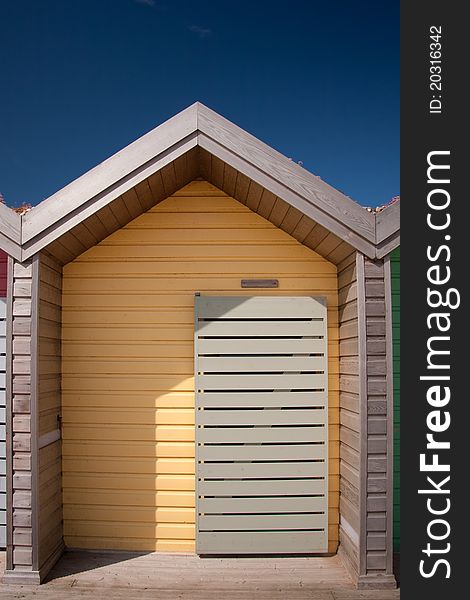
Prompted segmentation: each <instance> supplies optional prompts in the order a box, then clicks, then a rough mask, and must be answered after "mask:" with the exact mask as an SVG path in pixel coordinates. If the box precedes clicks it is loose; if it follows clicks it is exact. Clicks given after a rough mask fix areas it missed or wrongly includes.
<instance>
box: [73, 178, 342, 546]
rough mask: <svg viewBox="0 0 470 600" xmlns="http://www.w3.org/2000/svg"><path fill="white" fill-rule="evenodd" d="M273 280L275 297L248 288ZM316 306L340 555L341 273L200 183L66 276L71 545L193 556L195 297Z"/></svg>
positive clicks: (334, 533) (332, 513)
mask: <svg viewBox="0 0 470 600" xmlns="http://www.w3.org/2000/svg"><path fill="white" fill-rule="evenodd" d="M246 277H255V278H258V277H276V278H278V279H279V283H280V287H279V289H278V290H276V289H273V290H249V289H248V290H243V289H241V287H240V280H241V279H242V278H246ZM196 291H199V292H201V293H202V294H204V293H211V294H216V295H223V294H227V295H233V294H239V295H249V296H251V295H258V294H270V295H322V296H326V298H327V302H328V324H329V330H328V335H329V367H328V369H329V475H330V476H329V520H330V526H329V549H330V551H331V552H334V551H335V550H336V548H337V544H338V497H339V361H338V350H339V349H338V326H337V322H338V321H337V319H338V316H337V270H336V267H335V266H334V265H332V264H331V263H329V262H328V261H326V260H325V259H324V258H322V257H320V256H319V255H318V254H316V253H315V252H313V251H312V250H310V249H308V248H306V247H305V246H302V245H301V244H300V243H299V242H297V241H296V240H294V239H293V238H292V237H291V236H289V235H288V234H286V233H285V232H283V231H281V230H280V229H278V228H277V227H275V226H274V225H273V224H272V223H270V222H269V221H266V220H265V219H263V218H262V217H260V216H259V215H257V214H255V213H253V212H252V211H251V210H250V209H249V208H247V207H246V206H243V205H242V204H240V203H239V202H237V201H236V200H234V199H232V198H230V197H229V196H227V195H226V194H225V193H223V192H221V191H220V190H218V189H217V188H215V187H214V186H212V185H210V184H208V183H206V182H193V184H190V185H189V186H187V187H186V188H183V190H181V191H180V192H177V193H176V194H175V195H174V196H173V197H171V198H169V199H167V200H165V201H163V202H161V203H160V204H159V205H158V206H156V207H154V208H152V209H151V210H150V211H148V212H147V213H145V214H143V215H142V216H141V217H138V218H137V219H135V220H134V221H132V222H131V223H130V224H129V225H127V226H125V227H123V228H122V229H121V230H119V231H117V232H116V233H114V234H112V235H111V236H109V237H108V238H106V240H104V241H103V242H101V243H100V244H98V245H97V246H95V247H94V248H92V249H90V250H89V251H87V252H86V253H84V254H83V255H81V256H80V257H79V258H78V259H76V260H74V261H73V262H71V263H69V264H68V265H66V266H65V267H64V280H63V334H62V348H63V363H62V367H63V378H62V400H63V405H62V410H63V442H62V443H63V490H64V491H63V493H64V529H65V542H66V544H67V545H70V546H73V547H83V548H91V549H93V548H115V549H119V548H126V549H132V550H163V551H166V550H167V551H172V550H173V551H190V552H191V551H194V503H195V496H194V483H195V482H194V363H193V332H194V314H193V310H194V309H193V306H194V293H195V292H196Z"/></svg>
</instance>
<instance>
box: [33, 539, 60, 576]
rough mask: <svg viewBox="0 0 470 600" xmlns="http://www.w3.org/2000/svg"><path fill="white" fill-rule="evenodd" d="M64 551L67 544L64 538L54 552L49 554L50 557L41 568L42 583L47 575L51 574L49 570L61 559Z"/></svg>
mask: <svg viewBox="0 0 470 600" xmlns="http://www.w3.org/2000/svg"><path fill="white" fill-rule="evenodd" d="M64 551H65V544H64V540H63V539H62V540H60V542H59V545H58V546H57V548H56V549H55V550H54V551H53V552H52V554H51V555H50V556H49V558H48V559H47V560H46V561H45V563H44V564H43V565H42V566H41V568H40V569H39V583H42V582H43V581H44V580H45V579H46V577H47V575H48V574H49V571H50V570H51V569H52V567H53V566H54V565H55V564H56V562H57V561H58V560H59V558H60V557H61V556H62V554H63V553H64Z"/></svg>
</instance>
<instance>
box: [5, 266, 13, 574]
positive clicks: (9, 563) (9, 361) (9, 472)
mask: <svg viewBox="0 0 470 600" xmlns="http://www.w3.org/2000/svg"><path fill="white" fill-rule="evenodd" d="M13 267H14V260H13V258H12V257H11V256H9V257H8V275H7V277H8V279H7V315H6V316H7V325H6V340H5V342H6V394H5V396H6V433H7V436H6V437H7V439H6V454H7V456H6V480H7V540H6V541H7V544H6V569H7V570H8V569H12V568H13V394H12V365H13V333H12V323H13V285H14V278H13Z"/></svg>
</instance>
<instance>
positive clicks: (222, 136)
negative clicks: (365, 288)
mask: <svg viewBox="0 0 470 600" xmlns="http://www.w3.org/2000/svg"><path fill="white" fill-rule="evenodd" d="M195 153H197V164H195V161H194V157H195ZM208 155H209V160H212V161H213V162H214V161H219V163H221V164H224V165H225V166H226V170H227V172H228V171H229V169H230V170H231V172H233V173H236V174H237V176H241V177H244V178H246V179H247V180H249V181H250V182H254V184H255V185H258V186H261V187H262V188H263V189H264V190H267V191H268V192H269V193H270V194H272V195H274V196H275V197H276V198H277V199H280V200H282V202H284V203H286V205H288V206H290V207H292V210H293V211H298V213H299V215H305V216H306V217H307V218H308V219H310V220H312V221H314V222H315V223H317V224H318V225H319V226H320V227H322V228H324V229H325V230H327V231H329V232H331V233H332V234H333V235H334V236H337V237H338V239H341V240H344V241H345V242H347V243H348V244H349V245H350V246H351V247H353V248H355V249H357V250H359V251H360V252H363V253H364V254H366V255H367V256H369V257H371V258H375V257H376V256H377V244H378V243H379V244H380V245H381V247H382V248H385V249H386V250H387V251H390V249H389V248H391V249H393V248H392V246H393V247H395V246H396V245H397V244H398V242H397V239H398V233H399V225H398V220H397V219H396V218H395V219H393V221H394V222H393V223H392V224H390V225H389V224H388V221H387V219H388V214H390V212H389V211H390V210H391V208H392V207H391V208H389V209H386V210H385V211H383V212H382V213H380V215H382V216H381V217H380V223H381V225H380V227H379V229H380V232H381V233H380V235H381V236H382V239H380V240H378V239H377V233H378V229H377V218H376V215H374V214H372V213H370V212H368V211H367V210H365V209H364V208H363V207H361V206H360V205H359V204H357V203H356V202H354V201H353V200H351V199H350V198H348V197H347V196H345V195H344V194H342V193H341V192H339V191H338V190H336V189H334V188H333V187H331V186H329V185H328V184H327V183H325V182H324V181H322V180H321V179H320V178H319V177H316V176H315V175H313V174H311V173H310V172H308V171H307V170H305V169H303V168H302V167H300V166H299V165H297V164H296V163H294V162H292V161H290V160H289V159H288V158H286V157H285V156H283V155H282V154H280V153H279V152H277V151H276V150H274V149H273V148H271V147H269V146H267V145H266V144H264V143H263V142H260V141H259V140H257V139H256V138H255V137H253V136H252V135H250V134H248V133H246V132H245V131H243V130H242V129H240V128H239V127H237V126H236V125H234V124H233V123H231V122H230V121H228V120H226V119H224V118H223V117H221V116H220V115H218V114H217V113H215V112H214V111H212V110H210V109H209V108H207V107H205V106H203V105H202V104H200V103H195V104H193V105H192V106H190V107H189V108H187V109H185V110H183V111H182V112H180V113H179V114H177V115H176V116H174V117H172V118H171V119H169V120H168V121H166V122H165V123H163V124H162V125H160V126H158V127H157V128H155V129H153V130H152V131H150V132H149V133H147V134H145V135H144V136H142V137H141V138H139V139H138V140H136V141H135V142H133V143H132V144H130V145H129V146H127V147H126V148H124V149H123V150H121V151H119V152H117V153H116V154H115V155H113V156H112V157H111V158H109V159H107V160H105V161H104V162H103V163H101V164H100V165H98V166H97V167H95V168H93V169H91V170H90V171H88V172H87V173H85V174H84V175H82V176H81V177H79V178H78V179H76V180H75V181H73V182H72V183H70V184H69V185H67V186H65V187H64V188H62V189H61V190H59V191H58V192H56V193H55V194H53V195H52V196H50V197H49V198H48V199H46V200H44V201H43V202H41V203H40V204H39V205H38V206H36V207H35V208H34V209H33V210H31V211H29V212H28V213H26V214H25V215H23V216H22V218H20V217H18V215H15V214H14V213H13V215H14V216H13V217H12V218H9V219H7V220H6V221H8V227H4V223H3V221H4V220H3V219H2V221H1V225H0V247H4V246H2V242H5V239H4V238H8V245H9V248H10V250H9V249H8V248H7V247H5V250H6V251H7V252H10V254H12V255H13V252H12V251H13V250H14V251H15V252H16V256H15V257H16V258H18V256H17V254H18V246H19V245H20V244H21V247H22V258H23V260H24V259H26V258H28V257H30V256H32V255H33V254H35V253H37V252H39V251H40V250H42V249H44V248H46V247H47V246H48V245H49V244H51V243H52V242H54V241H55V240H57V239H58V238H60V237H61V236H64V235H65V234H67V232H70V231H71V230H73V229H74V228H77V227H79V226H80V224H81V223H83V222H84V221H85V220H86V219H89V218H90V217H92V216H93V215H94V214H97V213H98V212H99V211H103V210H105V209H106V207H107V206H108V205H110V203H112V202H114V201H116V200H117V199H119V198H120V197H122V196H123V195H125V194H129V193H135V192H134V190H135V189H136V186H139V185H142V184H143V182H145V181H146V180H148V179H149V178H151V177H154V176H155V174H157V173H159V172H160V173H165V169H168V168H169V166H170V165H171V166H172V168H173V169H174V168H175V165H177V164H179V165H180V170H181V169H183V168H185V169H187V172H185V173H180V178H181V182H180V183H181V184H185V183H187V182H188V180H190V179H191V178H194V176H197V175H202V176H205V173H204V169H205V162H206V161H207V156H208ZM189 156H191V157H192V159H191V161H190V160H189V159H188V158H187V157H189ZM211 157H212V158H211ZM190 163H191V168H189V167H186V166H184V167H183V166H182V165H183V164H184V165H189V164H190ZM213 183H214V184H215V185H219V186H220V187H221V186H222V185H223V184H224V182H223V181H221V182H216V181H213ZM137 189H138V187H137ZM159 199H160V200H161V199H162V198H159ZM157 201H158V200H157ZM152 202H153V199H149V205H151V204H152ZM140 205H142V207H143V209H146V208H148V207H149V206H147V207H145V206H144V203H143V202H140ZM0 208H5V207H1V206H0ZM6 210H7V209H6ZM10 212H11V211H10ZM395 213H397V209H394V214H395ZM2 214H3V213H2ZM16 217H17V219H16V220H15V218H16ZM134 217H135V215H133V218H134ZM18 219H19V221H18ZM13 221H14V222H15V224H14V226H13V229H14V232H13V233H11V230H12V224H13ZM18 223H20V225H18ZM8 232H10V233H8ZM15 232H16V233H15ZM2 234H3V235H2ZM15 236H16V241H15V239H13V238H15ZM15 244H16V246H15ZM4 245H7V244H6V243H5V244H4Z"/></svg>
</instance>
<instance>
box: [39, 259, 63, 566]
mask: <svg viewBox="0 0 470 600" xmlns="http://www.w3.org/2000/svg"><path fill="white" fill-rule="evenodd" d="M39 280H40V287H39V303H38V319H39V320H38V436H39V443H38V446H39V448H38V463H39V464H38V484H39V490H38V508H39V517H38V519H39V568H40V569H43V568H44V566H46V570H47V564H48V563H49V562H50V563H53V562H54V561H55V557H56V556H57V554H59V553H60V552H61V551H62V549H63V525H62V448H61V439H60V414H61V326H62V323H61V322H62V309H61V304H62V267H61V266H60V265H59V264H58V263H57V262H56V261H55V260H54V259H52V258H51V257H50V256H48V255H46V254H44V253H42V254H41V256H40V266H39Z"/></svg>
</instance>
